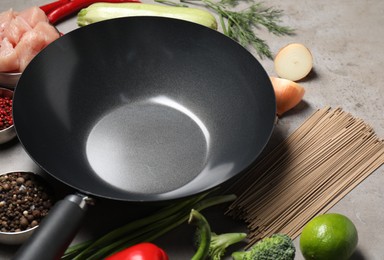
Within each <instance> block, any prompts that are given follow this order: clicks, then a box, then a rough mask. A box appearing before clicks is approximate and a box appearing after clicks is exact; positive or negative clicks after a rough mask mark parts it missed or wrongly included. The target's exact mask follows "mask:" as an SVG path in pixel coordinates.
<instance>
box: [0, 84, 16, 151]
mask: <svg viewBox="0 0 384 260" xmlns="http://www.w3.org/2000/svg"><path fill="white" fill-rule="evenodd" d="M12 98H13V91H12V90H10V89H6V88H0V144H3V143H6V142H8V141H10V140H12V139H13V138H14V137H15V136H16V131H15V128H14V126H13V117H12Z"/></svg>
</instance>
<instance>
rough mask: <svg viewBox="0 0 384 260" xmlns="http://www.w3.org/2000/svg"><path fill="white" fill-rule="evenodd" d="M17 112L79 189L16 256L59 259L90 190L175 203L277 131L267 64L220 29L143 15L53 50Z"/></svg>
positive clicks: (40, 159) (47, 158) (19, 98)
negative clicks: (265, 68) (174, 201)
mask: <svg viewBox="0 0 384 260" xmlns="http://www.w3.org/2000/svg"><path fill="white" fill-rule="evenodd" d="M13 111H14V124H15V128H16V132H17V135H18V138H19V140H20V142H21V143H22V145H23V146H24V148H25V150H26V151H27V152H28V154H29V155H30V156H31V158H32V159H33V160H34V161H35V162H36V163H37V164H38V165H39V166H40V167H41V168H42V169H43V170H45V171H46V172H47V173H49V174H50V175H52V176H53V177H55V178H57V179H58V180H59V181H61V182H62V183H65V184H66V185H69V186H71V187H72V188H74V189H76V190H77V191H79V194H74V195H70V196H68V197H67V198H65V199H64V200H62V201H60V202H59V203H57V205H56V206H55V207H54V209H52V210H51V212H50V214H49V215H48V217H46V218H45V219H44V221H43V222H42V223H41V225H40V226H39V228H38V230H37V232H36V233H35V234H34V235H33V236H32V237H31V239H30V240H29V241H28V243H26V244H25V245H24V246H23V247H22V248H21V250H20V251H19V252H18V254H17V257H16V259H54V258H59V257H60V255H61V254H62V253H63V251H64V250H65V247H66V246H67V245H68V244H69V243H70V241H71V239H72V238H73V237H74V236H75V233H76V230H77V228H78V226H79V225H81V219H82V217H83V216H84V212H85V207H84V205H85V204H86V199H87V198H88V197H100V198H107V199H113V200H121V201H128V202H157V201H171V200H174V199H179V198H183V197H187V196H192V195H194V194H197V193H200V192H203V191H206V190H209V189H211V188H213V187H216V186H218V185H220V184H222V183H223V182H225V181H227V180H229V179H230V178H232V177H234V176H235V175H237V174H239V173H240V172H241V171H243V170H244V169H245V168H246V167H247V166H249V165H250V164H251V163H252V162H253V161H254V160H255V159H256V158H257V157H258V155H259V154H260V153H261V151H262V150H263V148H264V147H265V145H266V143H267V142H268V140H269V137H270V135H271V132H272V129H273V125H274V119H275V97H274V93H273V88H272V86H271V83H270V81H269V77H268V76H267V74H266V72H265V71H264V69H263V68H262V66H261V65H260V64H259V62H258V61H257V60H256V59H255V58H254V57H253V56H252V55H251V54H250V53H249V52H248V51H246V50H245V49H244V48H243V47H241V46H240V45H238V44H237V43H235V42H234V41H232V40H230V39H229V38H227V37H225V36H224V35H222V34H221V33H219V32H216V31H214V30H211V29H208V28H206V27H203V26H200V25H197V24H193V23H189V22H184V21H179V20H174V19H166V18H155V17H135V18H121V19H114V20H109V21H105V22H100V23H96V24H93V25H89V26H86V27H84V28H80V29H77V30H74V31H72V32H70V33H68V34H67V35H64V36H63V37H61V38H60V39H58V40H57V41H55V42H54V43H52V44H51V45H49V46H48V47H46V48H45V49H44V50H43V51H42V52H41V53H40V54H38V55H37V56H36V58H34V59H33V60H32V62H31V63H30V65H29V66H28V67H27V68H26V70H25V71H24V72H23V74H22V76H21V78H20V80H19V82H18V85H17V87H16V90H15V94H14V107H13ZM52 238H54V239H52Z"/></svg>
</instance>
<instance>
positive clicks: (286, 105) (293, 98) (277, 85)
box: [270, 77, 305, 116]
mask: <svg viewBox="0 0 384 260" xmlns="http://www.w3.org/2000/svg"><path fill="white" fill-rule="evenodd" d="M270 79H271V82H272V86H273V90H274V91H275V97H276V113H277V115H278V116H282V115H283V114H284V113H285V112H287V111H288V110H290V109H292V108H294V107H295V106H296V105H297V104H299V103H300V101H301V100H302V98H303V96H304V93H305V89H304V88H303V87H302V86H301V85H299V84H298V83H296V82H294V81H292V80H288V79H282V78H276V77H270Z"/></svg>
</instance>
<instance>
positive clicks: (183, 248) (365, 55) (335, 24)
mask: <svg viewBox="0 0 384 260" xmlns="http://www.w3.org/2000/svg"><path fill="white" fill-rule="evenodd" d="M47 2H48V1H46V0H1V2H0V11H5V10H7V9H9V8H13V9H14V10H22V9H24V8H27V7H29V6H32V5H41V4H44V3H47ZM143 2H148V3H149V2H150V1H149V0H145V1H143ZM266 5H268V6H274V7H278V8H280V9H282V10H284V14H285V15H284V16H283V17H282V21H283V23H284V24H285V25H289V26H291V27H294V28H296V34H295V35H294V36H287V37H276V36H272V35H270V34H268V33H266V32H264V31H261V32H260V33H259V35H260V36H261V37H263V38H264V39H265V40H267V42H268V44H269V45H270V47H271V49H272V51H273V52H274V53H276V52H277V51H278V50H279V49H280V48H281V47H282V46H284V45H286V44H287V43H290V42H301V43H303V44H305V45H306V46H307V47H308V48H309V49H310V50H311V51H312V54H313V56H314V69H313V72H312V73H311V76H310V77H308V79H307V80H305V81H303V82H302V83H301V84H302V85H303V86H304V87H305V89H306V95H305V97H304V100H303V102H302V103H301V104H300V105H299V106H297V107H296V108H295V109H294V110H292V111H291V112H289V113H287V114H286V115H285V116H284V117H283V118H281V119H280V120H279V121H278V124H277V126H276V128H275V130H274V134H273V136H272V139H271V141H270V142H271V144H273V143H275V144H276V143H278V142H279V141H281V140H282V139H283V138H285V137H287V136H288V135H289V134H290V133H291V132H292V131H294V130H295V129H296V128H297V127H298V126H299V125H300V123H301V122H303V120H304V119H305V118H307V117H308V116H309V115H311V114H312V113H313V112H314V111H315V110H316V109H318V108H322V107H324V106H326V105H329V106H331V107H341V108H343V109H344V110H345V111H347V112H350V113H351V114H353V115H354V116H356V117H360V118H362V119H364V121H365V122H366V123H368V124H370V125H371V126H372V127H373V128H374V130H375V131H376V133H377V135H378V136H379V137H381V138H384V116H383V111H384V94H383V93H384V91H383V90H384V86H383V82H384V73H383V68H384V48H383V47H384V26H383V24H384V1H381V0H356V1H350V0H340V1H333V0H323V1H314V0H292V1H277V0H270V1H267V2H266ZM57 27H58V29H59V30H60V31H62V32H63V33H66V32H69V31H71V30H73V29H75V28H77V25H76V20H75V18H71V19H68V20H66V21H64V22H62V23H60V24H58V25H57ZM251 52H252V53H253V54H254V55H255V56H256V54H255V53H254V52H253V51H251ZM260 62H261V64H262V65H263V66H264V68H265V70H266V71H267V73H268V74H269V75H271V76H274V75H276V73H275V71H274V69H273V61H271V60H268V59H260ZM18 170H21V171H34V172H39V171H40V169H39V167H38V166H37V165H36V164H35V163H34V162H33V161H32V160H31V159H30V158H29V157H28V155H27V154H26V152H25V151H24V150H23V148H22V147H21V145H20V144H19V143H18V141H17V140H14V141H13V142H11V143H9V144H6V145H2V146H0V172H9V171H18ZM383 173H384V168H383V167H381V168H379V169H378V170H376V171H375V172H374V173H373V174H372V175H370V176H369V177H368V178H367V179H366V180H365V181H364V182H363V183H361V184H360V185H359V186H358V187H356V188H355V189H354V190H353V191H352V192H350V193H349V194H348V195H347V196H346V197H344V198H343V199H342V200H341V201H340V202H339V203H337V204H336V205H335V206H334V207H333V208H332V209H331V210H330V211H331V212H339V213H342V214H344V215H346V216H348V217H349V218H350V219H352V221H353V222H354V223H355V225H356V226H357V229H358V232H359V244H358V248H357V250H356V252H355V254H354V255H353V256H352V259H369V260H380V259H384V249H383V245H384V218H383V215H384V206H383V196H384V174H383ZM60 188H62V187H61V186H60V184H58V189H60ZM63 192H66V188H65V187H63ZM104 204H107V205H101V207H100V209H98V210H94V211H91V212H90V213H89V214H90V219H91V220H93V222H94V223H93V225H91V224H89V223H88V226H87V225H85V226H84V227H83V228H82V230H81V231H80V233H79V234H78V236H77V237H76V238H75V242H76V241H78V240H82V239H84V238H85V237H91V236H93V235H94V234H96V233H97V232H98V231H101V230H103V229H105V228H107V227H108V224H110V223H112V222H113V223H115V221H114V217H115V216H118V217H119V218H120V220H121V219H124V218H126V219H128V218H129V215H130V213H129V212H130V210H131V212H132V209H127V212H124V213H123V214H121V212H122V211H121V209H122V208H125V207H126V205H124V204H123V205H120V204H118V203H114V202H106V203H104ZM106 211H107V212H106ZM134 211H135V212H136V211H137V209H134ZM105 212H106V213H107V214H105ZM124 214H127V215H126V216H124ZM207 217H208V218H209V219H214V224H213V225H215V226H217V228H219V227H222V228H223V229H224V231H235V230H239V229H241V228H243V226H241V224H239V223H236V222H234V221H233V220H231V219H228V218H227V217H224V216H223V214H222V211H220V210H216V211H215V210H212V211H208V212H207ZM89 222H92V221H89ZM187 231H189V230H187V228H185V227H181V228H178V229H176V230H175V231H173V232H171V233H169V234H167V235H166V236H164V237H163V238H162V239H160V240H159V241H158V243H159V244H160V245H161V246H163V247H164V248H165V249H166V250H167V251H168V252H169V255H170V257H171V259H189V257H190V256H191V255H192V253H193V251H192V250H193V249H192V248H191V246H190V244H191V241H190V237H189V236H188V235H186V234H187V233H186V232H187ZM295 245H296V247H297V256H296V259H303V257H302V256H301V253H300V250H299V247H298V239H296V240H295ZM16 250H17V246H9V245H0V259H10V258H11V257H12V255H13V254H14V252H15V251H16Z"/></svg>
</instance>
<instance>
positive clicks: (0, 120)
mask: <svg viewBox="0 0 384 260" xmlns="http://www.w3.org/2000/svg"><path fill="white" fill-rule="evenodd" d="M11 125H13V118H12V99H10V98H9V97H0V131H1V130H4V129H5V128H8V127H10V126H11Z"/></svg>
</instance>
